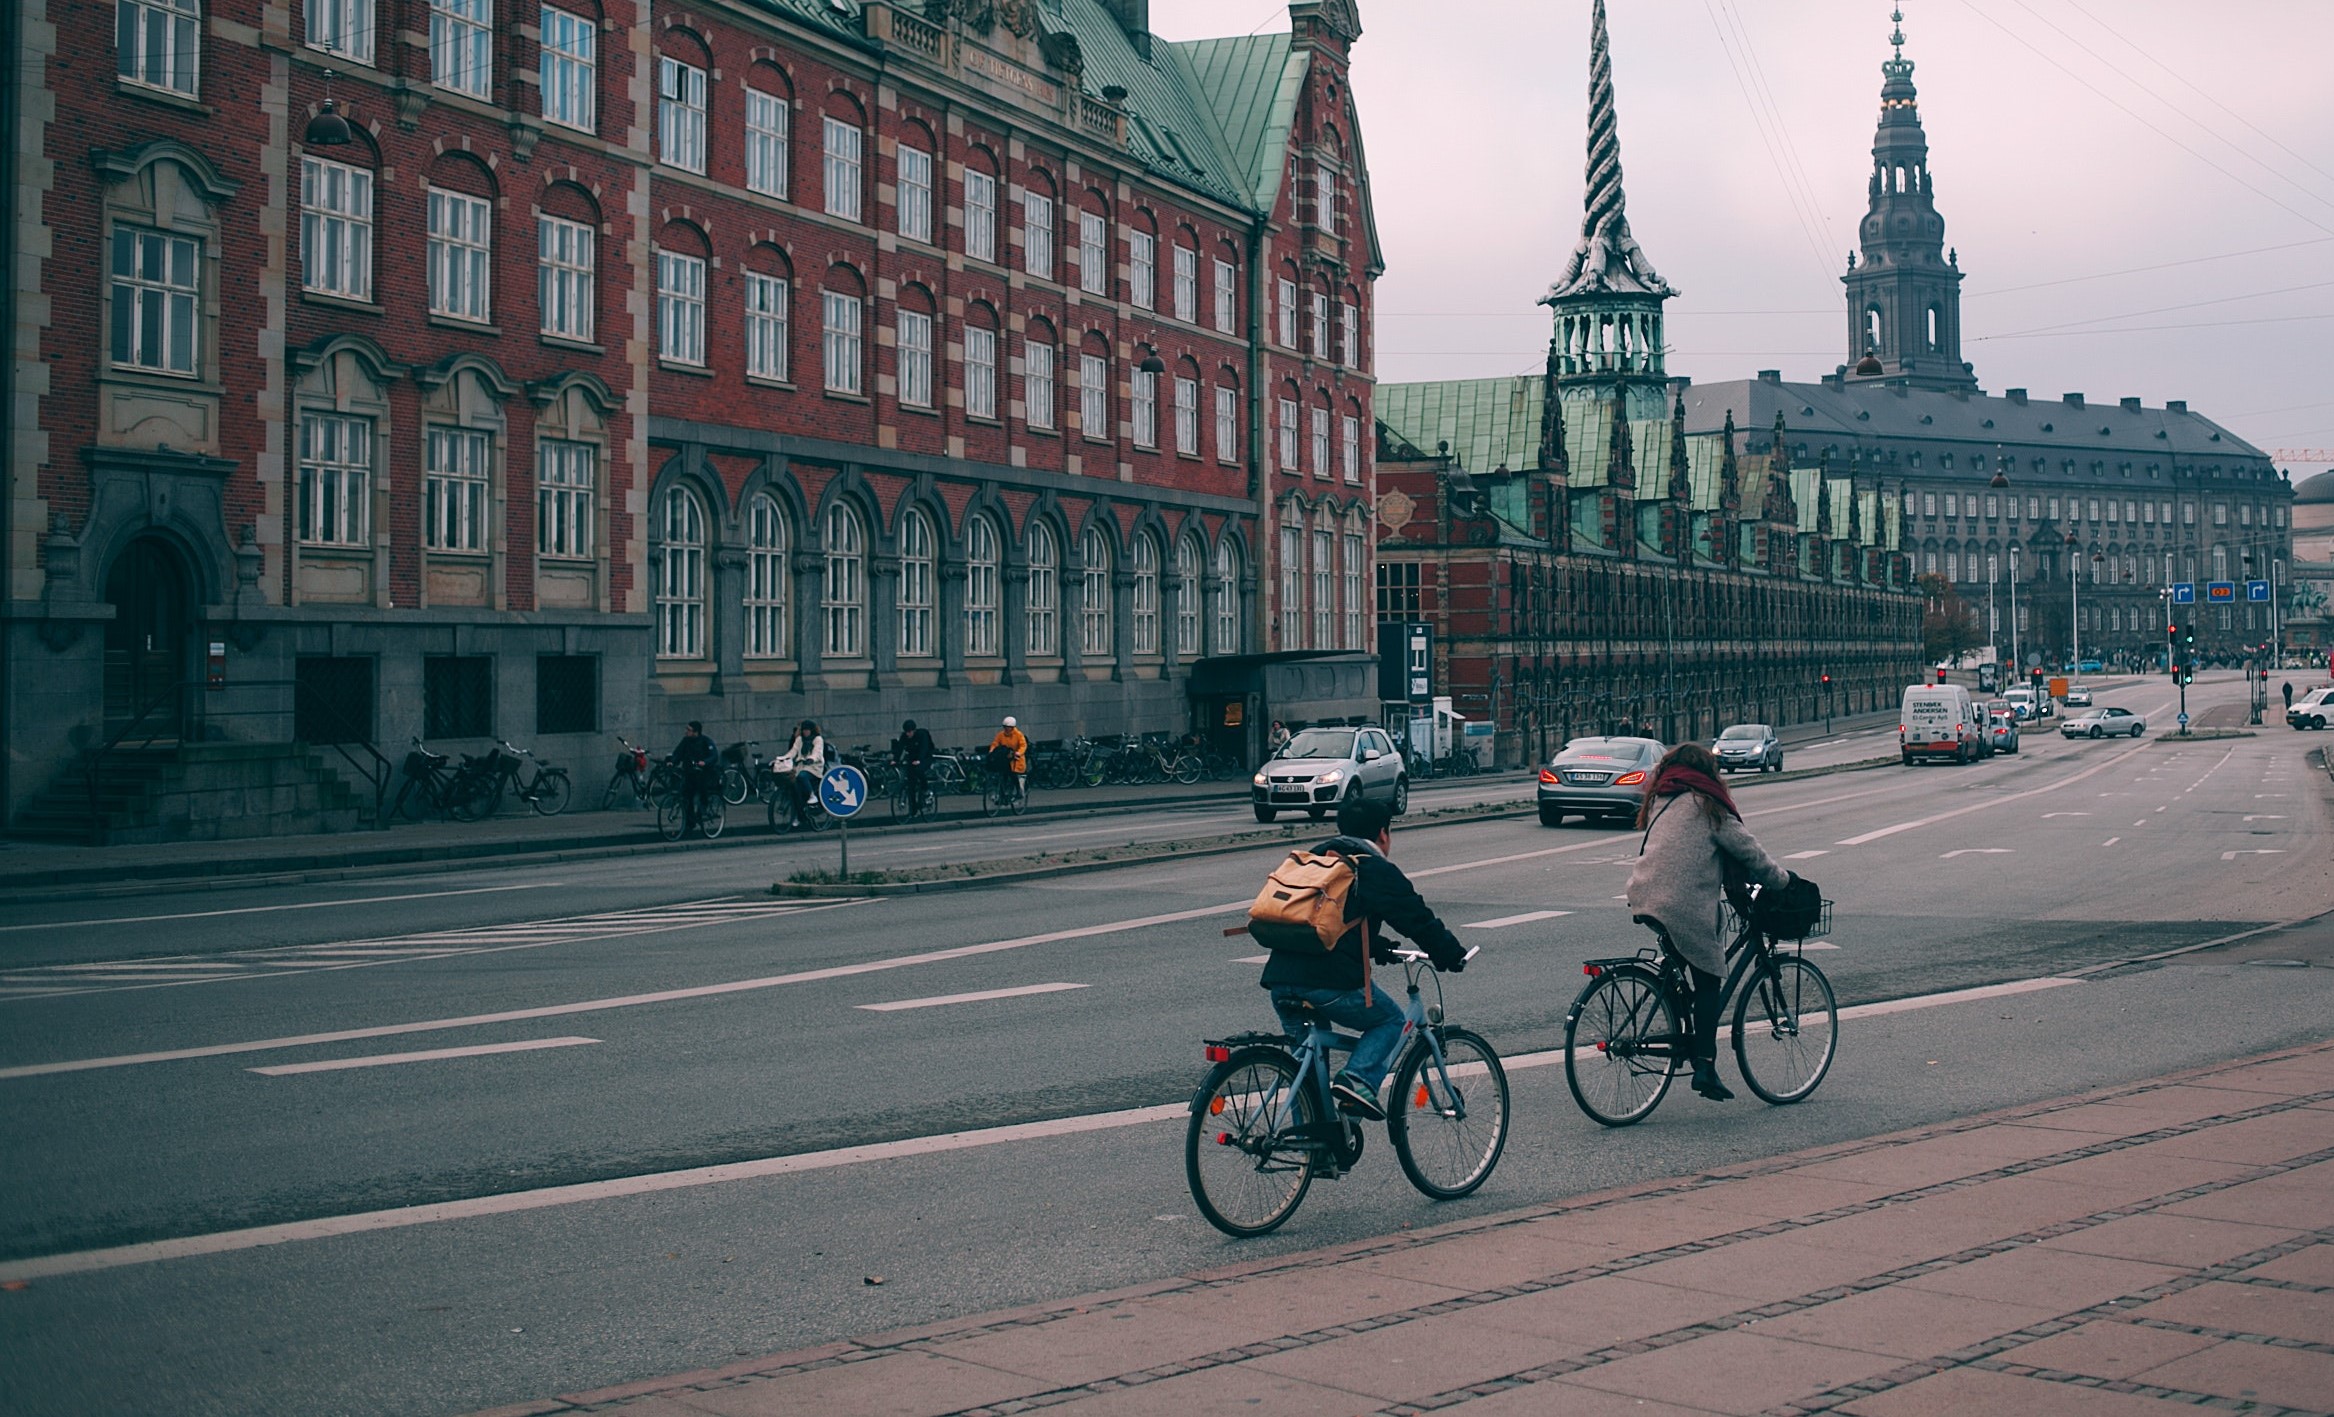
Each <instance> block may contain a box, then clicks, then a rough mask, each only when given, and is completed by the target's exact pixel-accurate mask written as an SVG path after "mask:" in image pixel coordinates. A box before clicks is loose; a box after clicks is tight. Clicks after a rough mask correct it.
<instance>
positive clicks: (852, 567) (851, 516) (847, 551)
mask: <svg viewBox="0 0 2334 1417" xmlns="http://www.w3.org/2000/svg"><path fill="white" fill-rule="evenodd" d="M819 540H820V543H821V544H820V548H819V549H820V550H822V551H824V552H825V553H826V558H827V577H826V585H825V587H824V589H823V591H822V593H821V594H820V597H819V608H820V609H821V610H823V611H824V612H825V614H826V621H827V651H826V652H827V656H828V658H830V659H858V658H860V657H861V656H863V655H865V654H866V653H867V535H866V532H865V531H864V530H863V529H862V528H861V527H860V525H859V514H858V513H857V512H854V511H852V510H851V508H850V507H849V506H847V505H846V504H844V503H841V502H837V503H836V504H835V505H833V506H832V507H829V508H827V517H826V522H825V524H824V525H823V526H822V527H821V528H820V534H819Z"/></svg>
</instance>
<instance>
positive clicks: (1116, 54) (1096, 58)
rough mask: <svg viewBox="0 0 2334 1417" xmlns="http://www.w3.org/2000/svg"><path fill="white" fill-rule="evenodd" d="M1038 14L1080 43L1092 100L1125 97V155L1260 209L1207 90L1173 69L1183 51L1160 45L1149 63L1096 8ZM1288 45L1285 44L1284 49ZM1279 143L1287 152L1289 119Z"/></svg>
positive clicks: (1058, 7) (1051, 3) (1071, 4)
mask: <svg viewBox="0 0 2334 1417" xmlns="http://www.w3.org/2000/svg"><path fill="white" fill-rule="evenodd" d="M1039 14H1040V15H1041V16H1042V17H1043V20H1044V23H1045V27H1046V29H1048V30H1049V31H1067V32H1068V33H1069V34H1070V35H1072V36H1073V37H1075V38H1076V39H1077V41H1078V51H1079V54H1080V55H1081V56H1082V57H1083V59H1084V61H1085V66H1086V69H1085V80H1084V85H1083V87H1084V89H1085V91H1086V92H1087V93H1088V94H1091V95H1093V96H1095V97H1097V98H1099V97H1101V95H1102V90H1103V89H1105V88H1106V87H1109V86H1110V85H1113V84H1116V85H1117V86H1118V87H1120V88H1123V89H1125V90H1126V110H1127V148H1128V150H1129V151H1130V152H1132V153H1133V154H1134V155H1135V156H1136V157H1137V158H1140V159H1141V160H1142V162H1143V164H1144V165H1145V166H1147V167H1149V168H1150V169H1151V170H1152V171H1153V172H1156V173H1158V174H1160V175H1161V176H1163V177H1167V178H1170V179H1172V180H1174V181H1176V182H1179V183H1181V184H1183V185H1184V186H1186V187H1196V188H1198V189H1199V190H1201V191H1203V192H1206V193H1207V194H1208V195H1210V196H1212V197H1215V198H1217V199H1218V200H1220V201H1228V202H1232V203H1234V204H1236V205H1238V206H1241V207H1253V206H1254V205H1255V194H1254V192H1253V191H1252V189H1251V186H1250V182H1249V172H1248V167H1247V164H1245V163H1242V162H1239V161H1236V160H1235V159H1234V156H1233V150H1232V149H1231V148H1230V147H1228V146H1227V145H1226V143H1225V141H1224V130H1223V127H1222V125H1221V123H1220V122H1219V120H1218V117H1217V114H1216V113H1215V112H1214V105H1213V104H1212V103H1211V102H1210V99H1209V96H1208V95H1207V93H1206V90H1204V89H1203V88H1201V87H1200V86H1199V85H1197V84H1194V83H1192V82H1191V81H1190V79H1189V77H1188V75H1187V74H1186V72H1185V71H1184V70H1183V68H1182V67H1181V66H1180V65H1178V64H1176V63H1175V62H1174V55H1173V53H1172V51H1173V50H1175V49H1176V48H1178V47H1179V46H1175V45H1170V44H1165V43H1161V42H1159V41H1156V40H1154V41H1153V42H1152V47H1151V53H1152V56H1153V57H1152V58H1151V59H1149V60H1146V59H1144V58H1143V56H1142V55H1140V54H1138V53H1136V52H1135V47H1134V44H1133V43H1132V42H1131V41H1130V40H1128V38H1127V36H1126V31H1125V30H1123V29H1121V28H1119V24H1118V21H1117V20H1116V19H1113V18H1112V17H1111V14H1110V12H1109V11H1107V10H1105V9H1103V8H1102V6H1101V5H1100V4H1099V3H1097V0H1039ZM1265 37H1266V38H1271V37H1272V36H1265ZM1288 38H1289V37H1288V36H1287V35H1285V34H1284V35H1281V36H1279V39H1280V40H1281V42H1282V47H1283V48H1286V47H1287V42H1288ZM1162 61H1164V62H1162ZM1273 142H1274V146H1276V147H1281V148H1285V147H1286V146H1287V144H1288V123H1287V121H1286V119H1283V120H1282V122H1281V125H1280V127H1279V129H1278V131H1277V135H1275V136H1274V139H1273Z"/></svg>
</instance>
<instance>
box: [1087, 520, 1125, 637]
mask: <svg viewBox="0 0 2334 1417" xmlns="http://www.w3.org/2000/svg"><path fill="white" fill-rule="evenodd" d="M1078 562H1079V580H1078V657H1079V658H1080V659H1082V660H1085V661H1087V662H1088V663H1099V662H1101V661H1104V660H1108V659H1110V658H1112V657H1114V656H1115V655H1116V654H1117V653H1118V644H1117V640H1118V636H1117V635H1116V633H1115V631H1116V629H1117V627H1116V626H1115V625H1113V624H1112V623H1111V610H1112V606H1111V603H1110V578H1111V577H1110V573H1111V570H1112V566H1111V557H1110V542H1109V540H1108V539H1107V538H1106V537H1104V536H1103V534H1102V530H1101V528H1099V527H1093V526H1089V527H1087V528H1086V534H1085V535H1083V536H1081V537H1079V538H1078Z"/></svg>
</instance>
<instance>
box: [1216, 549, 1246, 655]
mask: <svg viewBox="0 0 2334 1417" xmlns="http://www.w3.org/2000/svg"><path fill="white" fill-rule="evenodd" d="M1240 642H1241V634H1240V550H1239V548H1238V547H1236V546H1234V545H1233V544H1232V538H1231V537H1229V536H1226V537H1225V538H1224V539H1223V540H1222V541H1219V542H1217V543H1216V653H1218V654H1238V653H1240V648H1241V645H1240Z"/></svg>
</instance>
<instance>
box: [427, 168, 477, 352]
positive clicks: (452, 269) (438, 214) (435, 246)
mask: <svg viewBox="0 0 2334 1417" xmlns="http://www.w3.org/2000/svg"><path fill="white" fill-rule="evenodd" d="M428 193H429V197H428V201H427V204H426V205H427V208H428V218H429V240H428V248H427V249H428V256H429V311H430V313H431V314H433V315H442V316H444V317H446V318H447V319H449V320H468V321H472V322H474V323H477V324H485V323H486V322H487V321H488V320H489V319H490V318H492V316H493V314H494V299H493V294H494V204H493V203H492V202H489V201H488V200H487V199H486V198H484V197H473V196H471V195H470V194H469V193H467V192H456V191H453V190H451V189H449V188H445V187H432V188H429V189H428Z"/></svg>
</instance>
